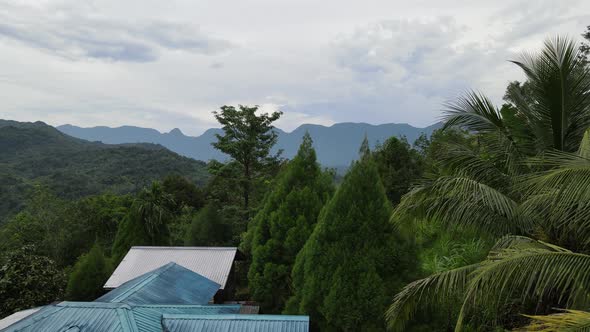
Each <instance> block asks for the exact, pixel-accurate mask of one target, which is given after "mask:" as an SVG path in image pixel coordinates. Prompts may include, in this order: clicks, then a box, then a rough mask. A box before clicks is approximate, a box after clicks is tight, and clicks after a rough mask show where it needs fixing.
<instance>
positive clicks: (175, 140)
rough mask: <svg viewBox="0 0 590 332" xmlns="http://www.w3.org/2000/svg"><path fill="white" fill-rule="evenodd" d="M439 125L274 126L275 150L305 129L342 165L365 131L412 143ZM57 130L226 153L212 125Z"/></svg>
mask: <svg viewBox="0 0 590 332" xmlns="http://www.w3.org/2000/svg"><path fill="white" fill-rule="evenodd" d="M440 126H441V125H440V123H436V124H434V125H432V126H429V127H426V128H416V127H413V126H410V125H408V124H396V123H388V124H382V125H371V124H367V123H337V124H335V125H333V126H330V127H326V126H321V125H311V124H306V125H302V126H299V127H298V128H297V129H295V130H293V131H292V132H290V133H287V132H284V131H282V130H280V129H276V131H277V133H278V135H279V140H278V143H277V145H276V147H275V151H276V150H277V149H282V150H283V151H284V152H283V156H284V157H286V158H291V157H293V156H294V155H295V154H296V153H297V149H298V147H299V144H301V138H302V137H303V135H304V134H305V132H306V131H309V133H310V134H311V137H312V138H313V140H314V147H315V149H316V151H317V154H318V159H319V161H320V163H322V165H324V166H328V167H346V166H348V165H350V162H351V161H352V160H354V159H356V158H357V157H358V148H359V146H360V144H361V141H362V140H363V138H364V136H365V134H366V135H367V138H368V139H369V143H370V144H371V146H374V145H375V144H376V143H377V142H383V141H385V140H386V139H387V138H389V137H391V136H405V137H406V138H407V139H408V142H410V143H413V142H414V141H415V140H416V139H417V138H418V137H419V136H420V135H421V134H422V133H425V134H427V135H430V134H431V133H432V132H433V131H434V130H436V129H438V128H440ZM57 129H59V130H61V131H62V132H64V133H66V134H68V135H71V136H74V137H78V138H82V139H86V140H90V141H101V142H103V143H107V144H120V143H140V142H146V143H156V144H161V145H163V146H165V147H166V148H168V149H170V150H172V151H174V152H176V153H179V154H181V155H183V156H187V157H191V158H194V159H197V160H210V159H217V160H225V159H226V158H227V156H226V155H224V154H222V153H221V152H219V151H218V150H215V149H214V148H213V146H211V143H212V142H214V141H215V134H216V133H221V130H220V129H215V128H214V129H209V130H207V131H206V132H205V133H203V134H202V135H201V136H198V137H194V136H186V135H184V134H183V133H182V132H181V131H180V130H179V129H173V130H172V131H170V132H169V133H160V132H159V131H157V130H155V129H149V128H140V127H132V126H123V127H117V128H110V127H91V128H81V127H76V126H72V125H63V126H58V127H57Z"/></svg>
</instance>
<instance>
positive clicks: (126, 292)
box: [96, 263, 220, 305]
mask: <svg viewBox="0 0 590 332" xmlns="http://www.w3.org/2000/svg"><path fill="white" fill-rule="evenodd" d="M219 287H220V285H219V284H217V283H215V282H213V281H211V280H209V279H207V278H205V277H203V276H202V275H200V274H198V273H195V272H193V271H191V270H189V269H187V268H185V267H182V266H180V265H178V264H176V263H168V264H166V265H164V266H162V267H160V268H158V269H155V270H153V271H151V272H147V273H145V274H143V275H141V276H139V277H137V278H135V279H131V280H129V281H127V282H125V283H124V284H122V285H121V286H119V287H117V288H115V289H113V290H112V291H110V292H108V293H107V294H105V295H103V296H101V297H100V298H98V299H97V300H96V301H97V302H121V303H127V304H201V305H202V304H207V303H209V301H210V300H211V299H212V298H213V296H214V295H215V293H217V291H218V290H219Z"/></svg>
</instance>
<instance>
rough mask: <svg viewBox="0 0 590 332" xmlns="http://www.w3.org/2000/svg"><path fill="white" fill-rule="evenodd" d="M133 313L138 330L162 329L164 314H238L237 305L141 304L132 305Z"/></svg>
mask: <svg viewBox="0 0 590 332" xmlns="http://www.w3.org/2000/svg"><path fill="white" fill-rule="evenodd" d="M132 310H133V315H134V317H135V323H136V324H137V328H138V331H139V332H151V331H162V330H163V329H162V318H163V315H165V314H182V315H221V314H238V313H239V311H240V306H239V305H207V306H199V305H177V306H172V305H142V306H134V307H133V309H132Z"/></svg>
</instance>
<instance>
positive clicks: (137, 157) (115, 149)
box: [0, 120, 208, 223]
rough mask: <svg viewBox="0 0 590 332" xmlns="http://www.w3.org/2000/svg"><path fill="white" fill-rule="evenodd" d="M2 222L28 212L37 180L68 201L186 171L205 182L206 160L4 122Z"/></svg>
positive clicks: (0, 128) (0, 129)
mask: <svg viewBox="0 0 590 332" xmlns="http://www.w3.org/2000/svg"><path fill="white" fill-rule="evenodd" d="M0 160H2V163H0V197H2V200H0V223H2V222H3V221H5V220H7V219H8V217H9V216H11V215H14V214H15V213H18V212H19V211H22V209H23V208H24V207H25V203H26V201H27V200H26V198H27V196H28V194H29V193H30V191H31V190H32V189H33V187H34V184H43V185H45V186H46V187H47V188H50V190H51V192H53V193H54V194H56V195H57V196H59V197H61V198H65V199H77V198H80V197H84V196H89V195H94V194H99V193H104V192H111V193H114V194H125V193H133V192H137V191H139V190H141V189H142V188H143V187H145V186H147V185H149V184H150V183H151V182H152V181H154V180H160V179H162V178H164V177H165V176H166V175H169V174H180V175H183V176H185V177H187V178H189V179H190V180H191V181H192V182H195V183H201V184H203V183H205V181H206V179H207V176H208V174H207V171H206V168H205V164H204V163H203V162H199V161H195V160H192V159H189V158H185V157H181V156H179V155H177V154H175V153H173V152H170V151H168V150H166V149H164V148H163V147H161V146H157V145H153V144H124V145H107V144H101V143H97V142H88V141H84V140H80V139H76V138H73V137H70V136H67V135H65V134H63V133H61V132H59V131H58V130H57V129H55V128H53V127H51V126H48V125H46V124H44V123H42V122H35V123H22V122H15V121H5V120H0Z"/></svg>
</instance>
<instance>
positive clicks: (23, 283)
mask: <svg viewBox="0 0 590 332" xmlns="http://www.w3.org/2000/svg"><path fill="white" fill-rule="evenodd" d="M36 252H37V250H36V249H35V248H34V246H24V247H22V248H20V249H17V250H14V251H10V252H8V253H6V254H5V255H6V256H5V257H4V259H3V263H2V265H1V266H0V299H2V301H0V317H4V316H7V315H9V314H11V313H13V312H15V311H18V310H24V309H29V308H32V307H36V306H40V305H46V304H48V303H51V302H53V301H56V300H59V299H60V298H62V296H63V291H64V286H65V283H66V279H65V275H64V273H63V271H61V270H60V269H58V268H57V267H56V265H55V262H54V261H53V260H51V259H50V258H48V257H45V256H39V255H37V254H36Z"/></svg>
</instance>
